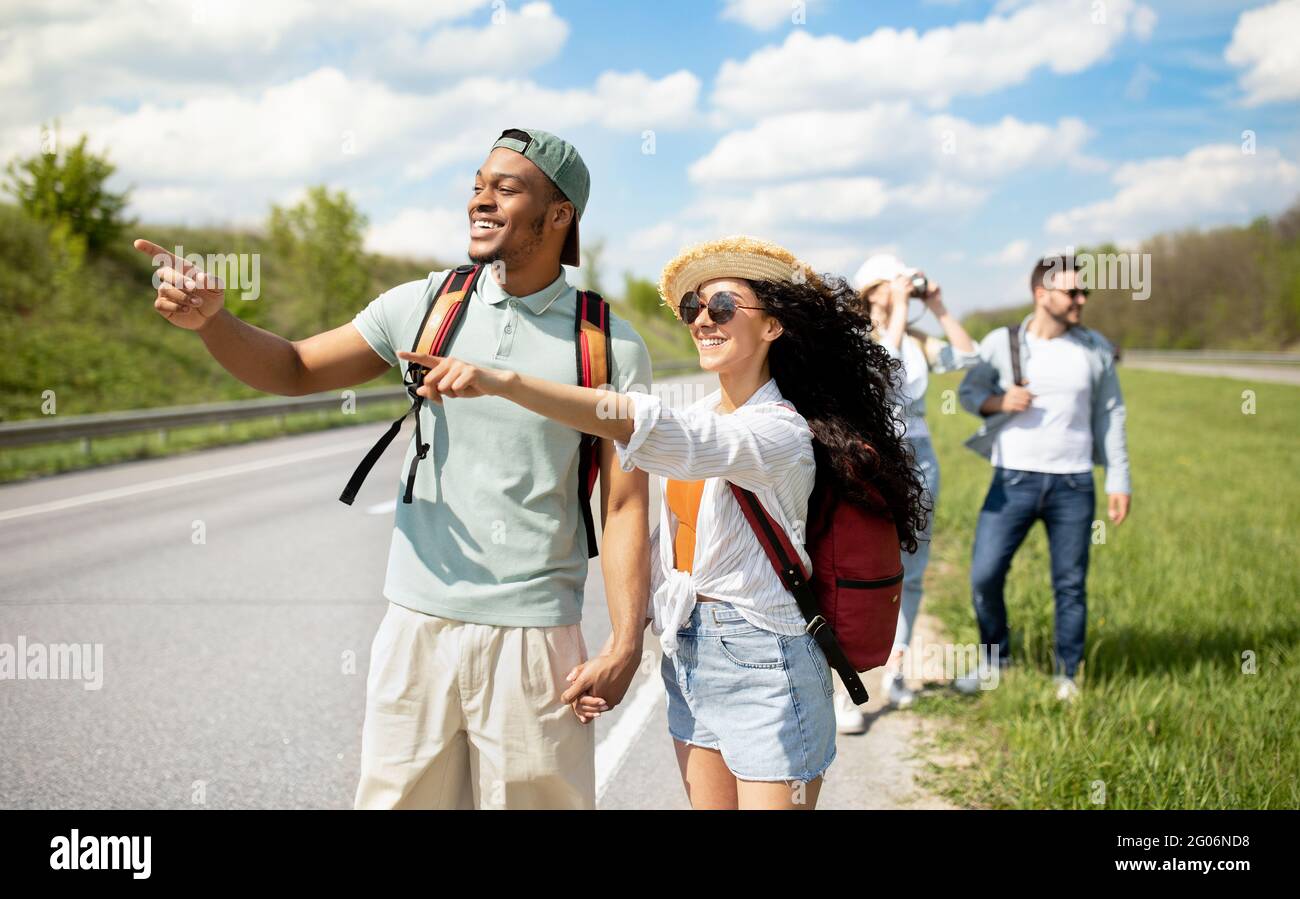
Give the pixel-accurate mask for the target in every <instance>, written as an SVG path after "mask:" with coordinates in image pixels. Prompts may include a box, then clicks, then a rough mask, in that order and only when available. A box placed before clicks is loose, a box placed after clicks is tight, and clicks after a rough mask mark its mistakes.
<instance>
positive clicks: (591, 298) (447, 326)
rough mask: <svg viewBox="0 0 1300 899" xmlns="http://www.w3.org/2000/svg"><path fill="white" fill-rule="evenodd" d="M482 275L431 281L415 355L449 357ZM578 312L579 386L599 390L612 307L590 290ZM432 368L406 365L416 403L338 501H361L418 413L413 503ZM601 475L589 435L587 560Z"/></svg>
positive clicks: (582, 498) (409, 476)
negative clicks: (423, 390) (423, 391)
mask: <svg viewBox="0 0 1300 899" xmlns="http://www.w3.org/2000/svg"><path fill="white" fill-rule="evenodd" d="M482 273H483V266H481V265H459V266H457V267H456V268H454V269H452V270H451V271H450V272H448V273H447V277H445V278H443V280H442V285H441V286H440V287H438V288H437V289H436V290H435V289H434V287H433V282H432V280H430V282H429V286H428V287H427V288H426V289H425V296H424V300H425V302H426V303H427V304H428V305H427V308H426V309H425V312H424V321H422V322H421V323H420V330H419V331H418V332H416V336H415V341H414V343H412V344H411V352H413V353H425V354H427V355H430V356H443V355H446V352H447V348H448V347H449V346H451V341H452V338H454V337H455V336H456V330H457V329H458V328H459V327H460V323H461V322H462V321H463V320H464V319H465V312H466V311H467V310H468V309H469V303H468V302H467V300H468V299H469V297H470V296H471V295H472V294H473V293H474V285H475V284H477V283H478V279H479V276H480V275H481V274H482ZM576 305H577V308H576V309H575V310H574V316H573V344H574V355H575V359H576V362H577V383H578V384H579V385H581V386H582V387H600V386H602V385H604V384H607V383H609V372H610V369H611V366H610V340H609V304H608V303H606V302H605V301H604V300H603V299H601V296H600V294H598V293H596V292H595V291H591V290H580V291H578V302H577V304H576ZM426 374H428V369H426V368H425V367H424V366H422V365H420V364H419V363H416V362H408V363H407V364H406V376H405V377H404V378H403V383H404V384H405V385H406V392H407V393H408V394H410V397H411V399H412V400H413V402H412V403H411V408H409V409H407V410H406V411H405V412H403V413H402V417H401V418H399V419H397V421H395V422H393V423H392V424H391V425H389V427H388V430H387V431H386V432H384V434H383V436H382V437H380V438H379V440H378V441H377V442H376V443H375V445H374V446H373V447H371V448H370V452H368V453H366V456H365V458H364V459H362V460H361V463H360V464H359V465H358V466H357V468H356V471H354V472H353V473H352V477H351V478H349V479H348V483H347V486H346V487H344V488H343V493H342V494H341V495H340V496H339V500H340V501H341V502H344V503H347V504H348V505H349V506H350V505H352V501H353V500H355V499H356V498H357V491H358V490H360V489H361V484H362V482H364V481H365V479H366V475H368V474H370V469H372V468H374V466H375V462H377V461H378V460H379V457H380V456H381V455H383V453H384V450H386V449H387V448H388V444H390V443H392V442H393V438H394V437H396V436H397V432H398V431H399V430H400V429H401V427H402V422H403V421H405V420H406V416H408V415H410V414H411V413H412V412H414V413H415V455H414V456H412V457H411V468H410V470H409V471H408V472H407V473H406V493H405V495H404V496H403V497H402V502H404V503H409V502H410V501H411V498H412V494H413V491H414V490H415V469H416V467H417V466H418V465H419V464H420V460H421V459H423V458H424V457H425V456H427V455H428V453H429V444H427V443H425V442H424V439H423V436H422V435H421V433H420V407H421V406H422V405H423V404H424V397H422V396H419V395H417V394H416V392H415V391H416V389H417V388H418V387H419V386H420V385H421V384H422V383H423V382H424V376H425V375H426ZM598 474H600V459H599V441H597V439H596V438H595V437H593V436H591V435H590V434H583V435H581V438H580V443H579V445H578V489H579V494H578V496H579V499H578V505H579V506H580V507H581V508H582V523H583V525H584V526H585V527H586V530H587V555H588V556H589V557H594V556H595V555H596V554H597V552H598V548H597V546H596V526H595V522H594V521H592V517H591V493H592V489H593V488H594V487H595V486H596V476H597V475H598Z"/></svg>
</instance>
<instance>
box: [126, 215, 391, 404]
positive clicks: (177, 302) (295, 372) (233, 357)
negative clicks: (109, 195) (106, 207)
mask: <svg viewBox="0 0 1300 899" xmlns="http://www.w3.org/2000/svg"><path fill="white" fill-rule="evenodd" d="M135 248H136V249H137V250H139V251H140V252H142V253H144V254H145V255H147V256H149V257H150V258H151V259H154V260H155V264H156V265H158V266H159V268H158V272H157V274H158V279H159V285H158V294H157V296H156V297H155V299H154V308H155V309H157V310H158V313H159V314H160V315H162V316H163V318H165V319H167V320H168V321H169V322H171V323H172V324H173V325H175V326H176V327H178V328H183V329H185V330H187V331H194V332H196V333H197V334H198V335H199V337H200V338H201V339H202V340H203V345H204V346H205V347H207V350H208V352H209V353H211V354H212V357H213V358H214V359H216V360H217V361H218V362H219V363H221V366H222V367H223V368H225V369H226V371H228V372H230V373H231V374H232V375H234V376H235V377H236V378H238V379H239V380H241V381H243V382H244V383H245V384H247V385H248V386H249V387H253V388H256V389H257V390H262V391H265V392H267V393H275V394H279V395H281V396H301V395H303V394H308V393H316V392H318V391H323V390H334V389H337V388H340V387H351V386H353V385H355V384H364V383H365V382H366V381H369V380H372V379H374V378H377V377H379V375H381V374H383V373H384V372H385V371H386V370H387V369H388V367H389V366H388V362H386V361H385V360H384V359H383V358H382V357H381V356H380V355H379V354H378V353H376V352H375V351H374V350H373V349H371V347H370V345H369V344H368V343H366V341H365V339H364V338H363V337H362V336H361V332H359V331H358V330H357V329H356V326H355V325H353V324H352V323H351V322H348V323H347V324H344V325H340V326H339V327H337V328H334V329H333V330H330V331H325V332H323V333H321V334H316V335H313V336H312V337H308V338H306V339H304V340H286V339H285V338H283V337H281V336H279V335H278V334H272V333H271V332H270V331H265V330H263V329H262V328H259V327H257V326H256V325H251V324H249V323H248V322H245V321H241V320H240V319H239V318H238V317H237V316H235V315H232V314H231V313H230V311H229V310H227V309H226V308H225V291H224V289H223V288H222V285H221V284H220V282H219V281H218V280H217V279H215V278H213V277H212V276H211V275H208V274H204V273H203V272H200V271H199V270H198V269H197V268H196V267H195V266H193V265H191V264H189V263H187V262H186V261H185V260H183V259H181V258H179V257H177V256H176V255H174V254H173V253H170V252H168V251H167V250H165V249H163V248H162V247H160V246H158V245H157V244H155V243H152V242H150V241H147V240H137V241H136V242H135Z"/></svg>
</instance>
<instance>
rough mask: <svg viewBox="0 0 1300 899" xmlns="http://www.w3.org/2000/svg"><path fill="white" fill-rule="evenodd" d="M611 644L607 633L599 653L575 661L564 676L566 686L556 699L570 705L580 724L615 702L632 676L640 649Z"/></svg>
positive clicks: (612, 638) (611, 639)
mask: <svg viewBox="0 0 1300 899" xmlns="http://www.w3.org/2000/svg"><path fill="white" fill-rule="evenodd" d="M613 643H614V635H613V634H611V635H610V637H609V639H608V640H606V641H605V646H604V647H603V648H602V649H601V651H600V654H599V655H597V656H595V657H594V658H591V659H588V660H587V661H585V662H582V663H580V664H578V665H577V666H575V667H574V669H573V670H572V671H570V672H569V673H568V675H566V676H565V678H564V679H565V680H566V681H568V682H569V684H570V686H569V689H567V690H565V691H564V693H563V694H561V696H560V701H561V702H563V703H566V704H568V705H569V706H571V707H572V708H573V714H574V715H576V716H577V717H578V720H579V721H580V722H582V723H583V724H587V723H589V722H591V721H593V720H595V719H596V718H599V717H600V715H601V713H602V712H608V711H609V710H610V709H611V708H612V707H613V706H615V705H618V703H619V702H621V701H622V699H623V696H624V694H626V693H627V688H628V686H630V685H631V683H632V678H634V677H635V676H636V669H637V666H638V665H639V664H640V662H641V653H640V650H633V651H631V652H616V651H615V650H614V648H613ZM604 697H609V699H608V700H606V699H605V698H604Z"/></svg>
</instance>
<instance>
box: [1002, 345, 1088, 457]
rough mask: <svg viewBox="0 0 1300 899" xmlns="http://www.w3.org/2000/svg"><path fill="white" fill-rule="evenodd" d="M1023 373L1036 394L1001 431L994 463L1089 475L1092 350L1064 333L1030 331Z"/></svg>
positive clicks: (1029, 386)
mask: <svg viewBox="0 0 1300 899" xmlns="http://www.w3.org/2000/svg"><path fill="white" fill-rule="evenodd" d="M1025 341H1026V345H1027V347H1028V349H1029V359H1028V362H1027V363H1026V365H1025V369H1024V372H1023V377H1024V378H1025V380H1026V381H1028V383H1027V384H1026V385H1025V386H1026V387H1027V388H1028V389H1029V392H1030V393H1032V394H1033V395H1034V399H1033V402H1032V403H1031V404H1030V406H1029V408H1028V409H1026V410H1025V411H1023V412H1017V413H1015V414H1014V415H1012V416H1011V418H1010V419H1008V420H1007V423H1006V424H1005V425H1003V426H1002V428H1001V430H999V431H998V434H997V439H996V440H995V441H994V443H993V458H992V462H993V464H994V465H995V466H997V467H999V468H1014V469H1019V470H1021V471H1043V472H1050V473H1053V474H1083V473H1085V472H1090V471H1092V419H1091V412H1092V372H1091V369H1090V368H1089V366H1088V357H1087V354H1086V351H1085V350H1084V348H1083V347H1081V346H1079V344H1077V343H1075V342H1074V341H1073V340H1070V339H1069V338H1068V337H1065V336H1064V335H1062V336H1061V337H1054V338H1052V339H1051V340H1043V339H1042V338H1039V337H1034V336H1033V335H1032V334H1030V333H1029V332H1028V331H1027V330H1026V332H1025Z"/></svg>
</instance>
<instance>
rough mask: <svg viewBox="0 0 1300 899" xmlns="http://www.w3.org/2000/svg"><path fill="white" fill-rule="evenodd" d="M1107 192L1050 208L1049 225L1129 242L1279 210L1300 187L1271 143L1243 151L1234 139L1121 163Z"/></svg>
mask: <svg viewBox="0 0 1300 899" xmlns="http://www.w3.org/2000/svg"><path fill="white" fill-rule="evenodd" d="M1113 181H1114V182H1115V184H1116V185H1117V186H1118V188H1119V189H1118V191H1117V192H1116V193H1115V195H1114V196H1112V197H1111V198H1109V199H1106V200H1102V201H1100V202H1096V203H1089V204H1087V205H1084V206H1078V207H1075V208H1074V209H1070V210H1067V211H1065V212H1061V213H1058V214H1056V215H1053V216H1052V217H1051V218H1049V219H1048V221H1047V230H1048V232H1049V233H1052V234H1057V235H1062V236H1064V237H1065V238H1067V239H1068V241H1069V242H1071V243H1082V242H1084V241H1092V240H1115V241H1117V242H1119V243H1122V244H1125V245H1129V244H1132V243H1135V242H1136V241H1137V240H1139V239H1141V238H1143V237H1146V236H1149V235H1151V234H1154V233H1155V232H1157V231H1160V230H1164V229H1170V228H1181V227H1187V226H1191V225H1196V226H1201V227H1205V226H1210V225H1217V224H1225V223H1230V222H1240V221H1242V220H1245V219H1248V218H1250V217H1252V216H1256V215H1261V214H1267V213H1272V212H1276V211H1278V210H1279V209H1281V208H1282V207H1284V206H1285V205H1286V204H1287V203H1289V202H1291V200H1292V199H1293V198H1294V197H1295V194H1296V191H1297V190H1300V169H1297V167H1296V165H1295V164H1294V163H1291V162H1289V161H1287V160H1286V159H1284V158H1282V155H1281V154H1280V153H1279V152H1278V151H1277V150H1276V149H1274V148H1271V147H1270V148H1266V149H1262V150H1260V151H1259V152H1258V153H1256V154H1246V153H1243V152H1242V150H1241V147H1239V146H1237V145H1235V144H1212V145H1208V146H1203V147H1197V148H1196V149H1194V150H1192V151H1191V152H1189V153H1187V154H1186V155H1185V156H1167V157H1162V158H1159V159H1148V160H1143V161H1141V162H1131V163H1127V164H1125V165H1123V166H1121V167H1120V168H1119V169H1118V170H1117V171H1116V172H1115V174H1114V176H1113Z"/></svg>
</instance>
